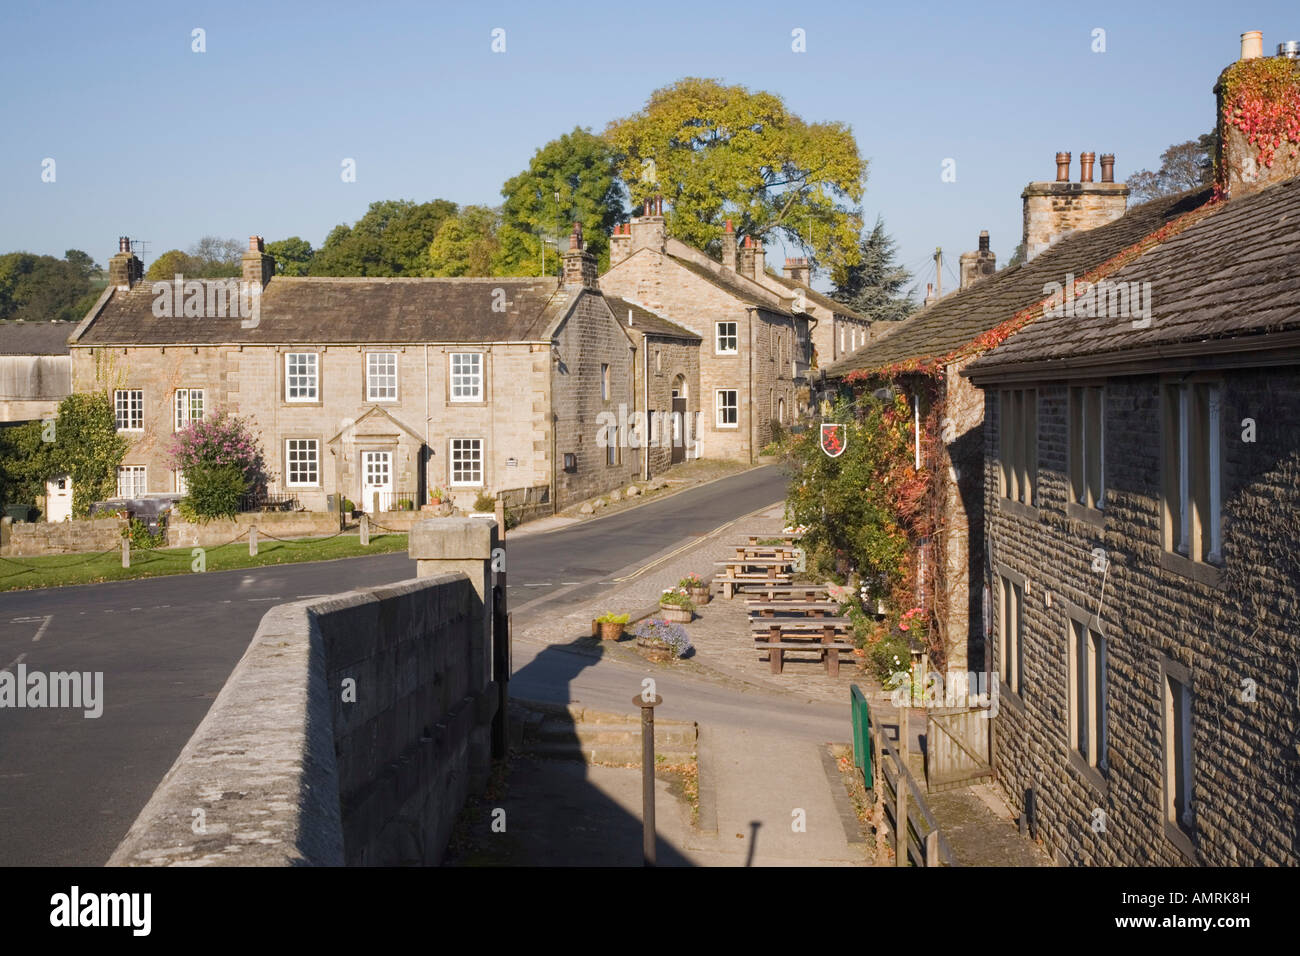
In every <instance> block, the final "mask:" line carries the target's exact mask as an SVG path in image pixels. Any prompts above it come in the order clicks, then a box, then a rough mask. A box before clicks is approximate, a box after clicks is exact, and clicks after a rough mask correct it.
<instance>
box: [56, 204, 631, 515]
mask: <svg viewBox="0 0 1300 956" xmlns="http://www.w3.org/2000/svg"><path fill="white" fill-rule="evenodd" d="M109 273H110V283H109V287H108V289H106V290H105V293H104V295H103V296H102V297H101V299H100V300H99V302H98V303H97V304H96V305H95V307H94V308H93V309H92V310H91V312H90V313H89V314H88V315H87V316H86V318H85V319H84V320H83V321H82V323H81V324H80V325H79V326H78V327H77V329H76V331H75V333H74V335H73V338H72V342H71V355H72V384H73V387H74V388H75V389H76V390H78V391H90V390H100V389H104V390H107V391H108V392H109V393H110V394H112V395H113V397H114V401H115V405H116V409H117V413H118V419H119V421H118V424H119V429H120V431H121V433H122V434H123V435H125V436H127V437H128V438H129V439H130V450H129V451H128V453H127V456H126V459H125V461H124V462H123V465H122V468H121V470H120V472H119V485H120V487H119V493H121V494H124V495H136V494H139V493H154V492H174V491H179V490H183V488H182V487H181V486H180V485H178V482H179V481H180V476H179V475H178V474H177V473H175V472H174V471H173V470H172V469H171V468H170V466H169V464H168V455H167V446H168V444H169V442H170V440H171V436H172V435H173V434H174V433H175V432H176V431H177V430H178V429H179V428H181V427H183V426H184V425H186V424H187V423H188V422H189V421H191V420H193V419H194V418H197V417H203V416H206V415H210V414H211V413H212V412H213V411H215V410H218V409H227V410H229V411H231V412H232V413H234V414H237V415H240V416H243V417H247V418H250V419H252V420H253V421H254V423H255V425H256V427H257V429H258V430H259V431H260V432H261V437H262V443H263V448H264V451H265V454H266V457H267V461H268V466H269V468H270V471H271V472H272V474H273V478H272V484H271V488H270V489H269V490H270V491H271V492H272V493H278V494H285V495H293V496H296V497H297V498H298V500H299V503H300V504H301V505H302V506H303V507H306V508H309V509H312V510H325V509H326V508H327V507H329V506H330V505H331V504H333V506H334V507H337V506H338V505H339V504H340V503H341V502H342V500H343V499H345V498H346V499H350V500H351V501H353V502H354V503H355V504H356V505H357V506H358V507H361V508H364V509H367V510H373V509H374V508H375V507H378V508H380V509H381V510H387V509H389V508H394V507H401V506H403V505H404V504H405V501H407V500H411V501H412V502H413V503H414V504H415V505H418V504H420V503H422V502H424V501H426V500H427V499H428V496H429V492H430V491H431V490H434V489H441V490H443V491H445V492H447V493H448V495H449V496H450V498H451V499H452V500H453V501H454V502H455V503H456V504H457V505H458V506H460V507H466V508H468V507H472V506H473V503H474V501H475V499H476V497H477V496H478V495H480V494H482V493H487V494H497V493H501V492H505V491H507V490H515V491H518V490H520V489H533V490H534V491H535V492H536V495H537V496H538V497H541V498H542V500H546V501H549V502H551V503H553V505H554V506H555V507H561V508H562V507H565V506H566V505H567V504H569V503H571V502H572V501H574V500H577V499H580V498H584V497H587V496H590V495H594V494H599V493H602V492H604V491H607V490H609V489H612V488H616V487H619V486H620V485H625V484H627V483H628V481H630V480H631V479H632V478H634V477H635V476H636V475H637V474H638V473H639V471H640V469H641V463H640V450H639V449H616V450H615V453H613V454H611V453H610V452H609V451H608V450H607V449H606V448H605V447H604V446H605V442H606V439H607V438H608V437H609V433H608V431H607V429H606V428H605V427H604V419H602V417H601V416H602V415H603V414H608V413H614V414H615V415H616V414H617V411H618V408H619V406H620V404H623V403H626V404H627V405H628V406H629V407H632V408H635V407H636V401H635V390H634V388H633V383H634V375H633V369H632V360H633V354H634V352H633V348H632V344H631V342H630V341H629V339H628V336H627V335H626V334H625V333H624V331H623V329H622V328H621V327H620V323H619V321H618V320H617V319H616V318H615V316H614V314H613V312H612V311H611V309H610V306H609V304H608V303H607V302H606V300H605V298H604V297H603V296H602V295H601V294H600V289H599V284H598V282H597V276H596V266H595V260H594V258H593V257H592V256H591V255H590V254H589V253H588V252H587V251H586V250H585V248H584V245H583V243H582V237H581V233H580V230H578V229H576V228H575V232H574V235H573V236H572V237H571V239H570V249H569V250H568V252H567V253H566V254H565V256H564V275H563V277H562V278H561V279H551V278H538V279H517V278H514V279H506V278H490V279H408V278H401V279H382V278H297V277H286V276H276V275H275V270H274V264H273V261H272V259H271V257H270V256H268V255H267V254H266V253H265V252H264V251H263V244H262V241H261V239H260V238H259V237H254V238H253V239H252V240H251V241H250V248H249V251H248V252H247V253H245V255H244V257H243V277H242V280H241V282H240V283H235V284H234V285H230V284H228V283H227V282H226V280H208V281H201V282H200V281H192V282H186V283H184V284H183V285H181V286H180V287H175V286H174V284H173V283H149V282H144V281H142V275H143V269H142V267H141V264H140V261H139V260H138V259H137V258H135V256H134V255H132V254H131V252H130V248H129V245H126V244H125V243H123V245H122V249H121V251H119V253H118V255H116V256H114V257H113V259H112V260H111V261H110V266H109ZM236 285H237V286H238V288H235V286H236ZM173 305H174V309H173V308H172V306H173Z"/></svg>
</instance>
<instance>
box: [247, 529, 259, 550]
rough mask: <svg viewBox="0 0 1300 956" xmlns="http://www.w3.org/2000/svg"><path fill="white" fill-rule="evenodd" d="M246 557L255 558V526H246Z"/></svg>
mask: <svg viewBox="0 0 1300 956" xmlns="http://www.w3.org/2000/svg"><path fill="white" fill-rule="evenodd" d="M248 556H249V557H250V558H255V557H257V525H255V524H253V525H249V526H248Z"/></svg>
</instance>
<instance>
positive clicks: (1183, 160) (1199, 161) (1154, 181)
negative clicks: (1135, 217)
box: [1128, 130, 1218, 202]
mask: <svg viewBox="0 0 1300 956" xmlns="http://www.w3.org/2000/svg"><path fill="white" fill-rule="evenodd" d="M1216 152H1218V131H1217V130H1215V131H1213V132H1209V133H1202V134H1201V135H1200V136H1198V137H1197V138H1196V139H1189V140H1187V141H1186V142H1183V143H1174V144H1173V145H1172V146H1170V147H1169V148H1168V149H1166V150H1165V151H1164V152H1163V153H1161V154H1160V168H1159V169H1157V170H1155V171H1154V172H1152V171H1151V170H1149V169H1139V170H1138V171H1137V172H1135V173H1133V174H1132V175H1131V176H1129V177H1128V188H1129V191H1130V193H1131V194H1132V196H1133V199H1134V201H1135V202H1146V201H1148V200H1150V199H1158V198H1159V197H1161V196H1172V195H1174V194H1175V193H1180V192H1183V191H1185V190H1188V189H1195V188H1196V187H1197V186H1207V185H1209V184H1210V183H1211V182H1213V181H1214V155H1215V153H1216Z"/></svg>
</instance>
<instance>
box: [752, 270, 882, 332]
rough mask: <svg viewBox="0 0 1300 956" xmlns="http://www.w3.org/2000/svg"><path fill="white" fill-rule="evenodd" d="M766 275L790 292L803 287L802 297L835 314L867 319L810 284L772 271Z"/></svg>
mask: <svg viewBox="0 0 1300 956" xmlns="http://www.w3.org/2000/svg"><path fill="white" fill-rule="evenodd" d="M768 275H769V276H770V277H771V278H773V279H775V280H776V281H777V282H779V283H781V285H783V286H785V287H786V288H787V289H789V290H790V291H791V292H793V291H794V290H795V289H803V294H804V298H805V299H811V300H812V301H813V302H816V303H817V304H818V305H820V306H821V307H822V308H823V309H829V310H830V311H831V312H834V313H835V314H837V315H843V316H846V317H848V318H850V319H861V320H863V321H864V322H865V321H866V319H867V317H866V316H865V315H862V314H861V313H859V312H854V311H853V310H852V309H850V308H849V307H848V306H847V305H845V304H844V303H843V302H836V301H835V300H834V299H832V298H831V297H830V296H827V295H822V294H821V293H820V292H818V291H817V290H816V289H814V288H813V287H812V286H807V285H804V284H803V283H802V282H796V281H795V280H794V279H787V278H786V277H785V276H779V275H776V274H775V273H772V272H769V273H768Z"/></svg>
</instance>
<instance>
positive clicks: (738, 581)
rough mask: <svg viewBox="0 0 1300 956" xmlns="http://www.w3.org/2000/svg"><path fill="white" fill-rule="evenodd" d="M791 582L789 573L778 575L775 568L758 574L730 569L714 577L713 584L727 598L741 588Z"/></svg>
mask: <svg viewBox="0 0 1300 956" xmlns="http://www.w3.org/2000/svg"><path fill="white" fill-rule="evenodd" d="M720 563H722V562H720ZM789 581H790V575H789V574H788V573H778V572H776V569H775V568H766V569H764V570H763V571H760V572H757V573H749V572H745V571H733V570H730V569H729V570H728V571H727V572H726V573H724V574H716V575H714V577H713V583H714V584H715V585H717V587H718V590H719V592H720V593H721V594H722V596H723V597H727V598H730V597H731V596H733V595H734V594H735V593H736V589H737V588H740V587H745V588H746V589H748V588H750V587H757V586H762V585H779V584H783V583H789Z"/></svg>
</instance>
